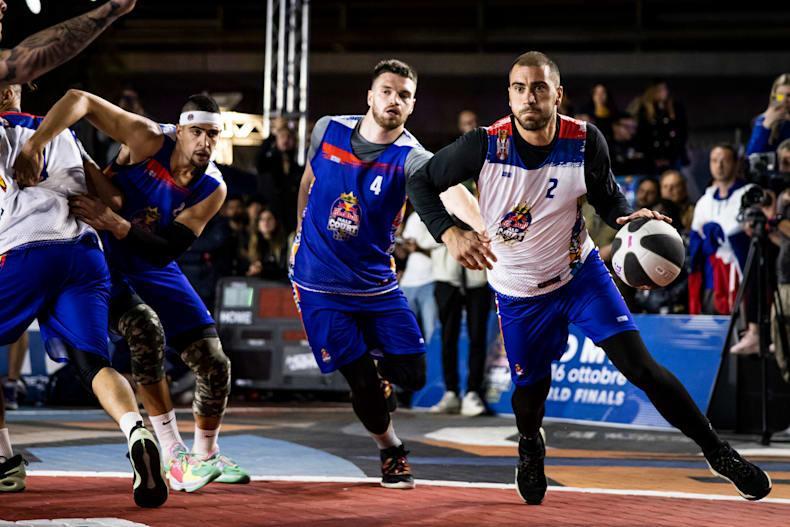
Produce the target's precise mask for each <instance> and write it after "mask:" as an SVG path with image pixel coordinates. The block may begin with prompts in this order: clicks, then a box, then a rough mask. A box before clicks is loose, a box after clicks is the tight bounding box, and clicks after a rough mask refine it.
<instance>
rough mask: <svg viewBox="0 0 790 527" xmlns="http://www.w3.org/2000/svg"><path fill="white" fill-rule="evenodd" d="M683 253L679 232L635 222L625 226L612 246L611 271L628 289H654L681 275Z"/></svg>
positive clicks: (666, 226)
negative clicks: (628, 286) (629, 287)
mask: <svg viewBox="0 0 790 527" xmlns="http://www.w3.org/2000/svg"><path fill="white" fill-rule="evenodd" d="M685 259H686V249H685V248H684V246H683V240H682V239H681V238H680V234H678V231H677V230H676V229H675V228H674V227H673V226H672V225H670V224H669V223H667V222H665V221H659V220H649V219H638V220H634V221H632V222H630V223H627V224H626V225H624V226H623V227H622V228H621V229H620V231H619V232H618V233H617V236H615V239H614V241H613V242H612V267H613V268H614V271H615V273H617V276H619V277H620V279H621V280H622V281H623V282H625V283H626V284H628V285H630V286H631V287H636V288H638V289H653V288H656V287H664V286H667V285H669V284H671V283H672V281H673V280H675V278H677V276H678V275H679V274H680V270H681V269H682V268H683V262H684V261H685Z"/></svg>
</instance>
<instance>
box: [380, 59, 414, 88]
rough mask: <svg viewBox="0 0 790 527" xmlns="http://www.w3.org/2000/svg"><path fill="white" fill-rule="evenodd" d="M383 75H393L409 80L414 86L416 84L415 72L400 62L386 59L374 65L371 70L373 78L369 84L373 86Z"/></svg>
mask: <svg viewBox="0 0 790 527" xmlns="http://www.w3.org/2000/svg"><path fill="white" fill-rule="evenodd" d="M384 73H394V74H395V75H400V76H401V77H406V78H407V79H411V80H413V81H414V84H417V70H415V69H414V68H412V67H411V66H409V65H408V64H406V63H405V62H403V61H402V60H398V59H387V60H382V61H381V62H379V63H378V64H376V66H375V67H374V68H373V77H372V78H371V79H370V83H371V84H373V83H374V82H375V81H376V79H378V78H379V76H380V75H382V74H384Z"/></svg>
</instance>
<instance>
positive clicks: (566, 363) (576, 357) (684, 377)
mask: <svg viewBox="0 0 790 527" xmlns="http://www.w3.org/2000/svg"><path fill="white" fill-rule="evenodd" d="M634 320H635V321H636V324H637V326H638V327H639V329H640V332H641V334H642V338H643V340H644V341H645V345H646V346H647V348H648V349H649V350H650V352H651V353H652V355H653V357H655V359H656V361H658V362H659V363H660V364H662V365H663V366H665V367H666V368H667V369H669V370H670V371H671V372H673V373H674V374H675V375H676V376H677V377H678V379H679V380H680V382H681V383H683V385H684V386H685V387H686V388H687V389H688V391H689V393H690V395H691V397H692V398H693V399H694V401H695V402H696V403H697V405H698V406H699V407H700V408H701V409H702V410H703V411H705V410H707V408H708V405H709V404H710V399H711V395H712V392H713V386H714V384H715V382H716V376H717V374H718V369H719V362H720V358H721V348H722V346H723V344H724V335H725V333H726V331H727V322H728V318H727V317H712V316H693V317H692V316H685V315H635V316H634ZM489 327H490V329H491V332H490V333H489V334H490V335H492V337H493V338H492V339H491V344H490V346H489V356H488V363H487V390H486V393H485V398H486V401H487V402H488V404H489V406H490V407H491V408H492V409H493V410H494V411H496V412H497V413H512V408H511V406H510V396H511V394H512V383H511V381H510V370H509V367H508V363H507V358H506V357H505V352H504V348H503V346H502V339H501V337H500V335H499V331H498V327H497V325H496V317H494V318H493V320H492V324H491V325H490V326H489ZM467 348H468V341H466V339H465V337H464V336H462V342H461V351H462V354H463V352H464V351H466V349H467ZM464 361H465V355H464V358H463V360H462V361H461V362H464ZM459 367H460V370H461V374H462V377H465V375H464V374H465V372H466V365H465V364H459ZM462 382H463V380H462ZM443 392H444V385H443V381H442V373H441V343H440V342H439V341H438V339H436V338H435V339H433V341H432V342H431V343H430V345H429V348H428V382H427V384H426V387H425V388H424V389H423V390H421V391H420V392H418V393H417V394H415V397H414V404H415V406H431V405H433V404H435V403H436V402H437V401H438V400H439V399H440V398H441V396H442V393H443ZM546 416H547V417H556V418H565V419H575V420H581V421H593V422H606V423H619V424H629V425H638V426H655V427H669V424H668V423H667V422H666V421H665V420H664V419H663V418H662V417H661V416H660V415H659V414H658V412H657V411H656V409H655V408H654V407H653V405H652V404H651V403H650V400H649V399H648V398H647V396H646V395H645V393H644V392H643V391H642V390H640V389H638V388H637V387H636V386H634V385H632V384H631V383H630V382H628V380H627V379H626V378H625V377H624V376H623V375H622V374H621V373H620V372H619V371H617V368H615V367H614V365H613V364H612V363H611V362H610V361H609V359H608V358H607V357H606V355H605V354H604V352H603V350H602V349H601V348H599V347H597V346H595V345H594V344H593V343H592V341H590V340H589V339H587V338H586V337H584V335H583V334H582V333H581V332H580V331H579V330H578V329H576V328H575V327H574V326H571V328H570V336H569V338H568V347H567V350H566V352H565V354H564V355H563V356H562V358H561V359H560V360H559V361H557V362H555V363H554V364H553V366H552V388H551V391H550V393H549V397H548V400H547V403H546Z"/></svg>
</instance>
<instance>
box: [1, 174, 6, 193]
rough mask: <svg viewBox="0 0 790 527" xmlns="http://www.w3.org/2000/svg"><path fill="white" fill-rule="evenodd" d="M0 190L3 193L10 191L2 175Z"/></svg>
mask: <svg viewBox="0 0 790 527" xmlns="http://www.w3.org/2000/svg"><path fill="white" fill-rule="evenodd" d="M0 190H2V191H3V192H7V191H8V184H7V183H6V182H5V179H3V176H1V175H0Z"/></svg>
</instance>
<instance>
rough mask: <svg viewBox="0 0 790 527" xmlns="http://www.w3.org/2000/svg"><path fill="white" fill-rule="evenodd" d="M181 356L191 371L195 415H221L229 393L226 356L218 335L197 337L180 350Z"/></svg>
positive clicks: (228, 361) (228, 370)
mask: <svg viewBox="0 0 790 527" xmlns="http://www.w3.org/2000/svg"><path fill="white" fill-rule="evenodd" d="M181 358H182V359H183V361H184V363H185V364H186V365H187V366H189V368H190V369H191V370H192V372H193V373H194V374H195V378H196V386H195V402H194V403H193V409H194V411H195V413H196V414H197V415H202V416H207V417H212V416H217V415H222V413H223V412H224V411H225V406H226V405H227V402H228V394H229V393H230V359H228V357H227V356H226V355H225V353H224V352H223V351H222V344H220V341H219V339H218V338H206V339H200V340H197V341H195V342H193V343H192V344H190V345H189V346H187V347H186V348H185V349H184V351H182V352H181Z"/></svg>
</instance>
